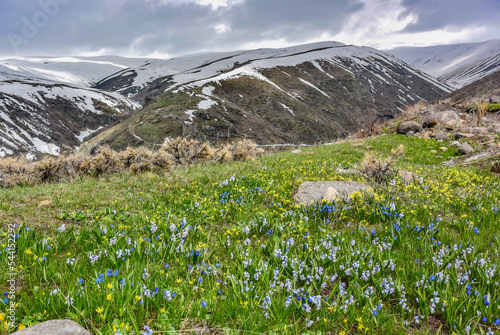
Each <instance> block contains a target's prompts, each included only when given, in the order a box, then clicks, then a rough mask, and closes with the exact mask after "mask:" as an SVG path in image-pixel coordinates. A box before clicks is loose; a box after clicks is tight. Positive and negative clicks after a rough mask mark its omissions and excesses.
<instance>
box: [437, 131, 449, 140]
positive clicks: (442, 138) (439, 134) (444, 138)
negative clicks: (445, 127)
mask: <svg viewBox="0 0 500 335" xmlns="http://www.w3.org/2000/svg"><path fill="white" fill-rule="evenodd" d="M447 139H448V136H446V134H445V133H444V132H442V131H440V132H439V133H437V134H436V140H438V141H445V140H447Z"/></svg>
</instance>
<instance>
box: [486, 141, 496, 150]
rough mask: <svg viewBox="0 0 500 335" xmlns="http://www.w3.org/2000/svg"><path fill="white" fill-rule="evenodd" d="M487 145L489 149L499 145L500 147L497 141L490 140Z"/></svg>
mask: <svg viewBox="0 0 500 335" xmlns="http://www.w3.org/2000/svg"><path fill="white" fill-rule="evenodd" d="M486 147H487V148H488V149H494V148H497V147H498V145H497V144H496V143H495V142H490V143H488V144H487V145H486Z"/></svg>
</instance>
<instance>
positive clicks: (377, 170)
mask: <svg viewBox="0 0 500 335" xmlns="http://www.w3.org/2000/svg"><path fill="white" fill-rule="evenodd" d="M391 153H392V155H391V156H390V157H387V158H386V159H382V158H380V157H377V156H375V154H374V153H372V152H368V153H366V154H365V159H364V160H363V162H361V168H360V170H359V171H360V172H361V173H363V174H364V175H365V176H366V177H368V178H370V179H372V180H374V181H375V182H377V183H380V182H384V181H387V180H388V179H392V178H393V177H394V176H395V175H396V173H397V172H396V170H394V169H393V168H392V165H393V164H394V163H395V162H396V161H397V158H398V157H400V156H402V155H403V154H404V146H403V145H399V146H398V147H397V148H396V149H392V150H391Z"/></svg>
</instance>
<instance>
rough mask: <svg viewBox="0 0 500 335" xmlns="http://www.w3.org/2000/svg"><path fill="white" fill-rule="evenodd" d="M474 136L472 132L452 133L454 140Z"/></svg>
mask: <svg viewBox="0 0 500 335" xmlns="http://www.w3.org/2000/svg"><path fill="white" fill-rule="evenodd" d="M474 136H476V135H474V134H468V133H456V134H455V135H454V137H455V139H456V140H460V139H462V138H473V137H474Z"/></svg>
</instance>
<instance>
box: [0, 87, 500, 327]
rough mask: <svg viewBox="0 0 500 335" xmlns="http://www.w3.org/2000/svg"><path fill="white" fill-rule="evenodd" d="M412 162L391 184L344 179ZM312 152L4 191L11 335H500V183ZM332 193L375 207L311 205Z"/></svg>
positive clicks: (436, 164)
mask: <svg viewBox="0 0 500 335" xmlns="http://www.w3.org/2000/svg"><path fill="white" fill-rule="evenodd" d="M177 97H180V95H178V96H177ZM183 99H184V98H183ZM158 103H159V102H156V104H158ZM170 106H171V105H170V104H169V105H168V106H166V108H170ZM164 107H165V106H164ZM164 107H161V108H164ZM155 108H156V109H158V108H160V107H159V105H156V106H155V107H153V106H151V108H150V109H148V110H149V111H151V113H152V111H153V110H155ZM172 108H173V107H172ZM144 115H147V114H144ZM151 115H152V114H151ZM137 117H139V116H137ZM144 117H146V116H144ZM131 124H132V123H130V124H129V125H131ZM136 131H137V132H140V130H139V129H137V130H136ZM153 139H154V138H151V140H153ZM401 145H402V146H404V154H403V155H402V156H400V157H399V158H398V160H397V161H395V162H394V163H393V164H392V165H391V166H390V169H392V170H391V172H393V173H388V174H387V176H388V178H382V179H380V181H379V182H375V181H374V180H372V179H370V178H367V177H365V176H363V175H360V174H344V173H340V172H339V171H338V169H339V168H342V169H361V170H363V171H365V172H367V171H366V168H369V167H367V166H366V162H365V166H364V168H363V161H364V159H365V155H367V154H369V156H370V157H371V159H373V157H379V158H380V159H385V158H386V157H389V156H390V155H391V150H394V149H396V148H398V147H400V146H401ZM443 146H447V147H448V148H449V150H447V151H441V150H439V148H440V147H443ZM431 150H436V151H438V152H439V153H438V154H436V153H435V152H434V153H433V151H431ZM307 151H310V152H308V153H307V154H303V155H301V154H292V153H290V152H282V153H277V154H274V155H266V156H264V157H261V158H258V159H257V160H254V161H252V160H249V161H246V162H240V161H232V162H227V163H217V162H214V161H212V162H205V163H200V164H196V165H177V167H176V168H171V169H169V170H162V169H156V170H155V171H147V172H140V171H139V172H131V171H129V170H123V171H121V172H117V173H114V174H107V175H105V176H101V177H99V178H98V177H95V176H94V177H93V176H90V175H82V176H79V177H78V178H73V179H72V180H70V181H66V182H60V183H51V184H50V183H42V184H36V185H32V186H20V187H14V188H10V189H6V188H3V189H0V221H1V222H2V223H4V224H2V225H0V245H1V246H2V248H1V249H0V250H1V252H0V262H1V264H7V263H8V251H9V250H8V249H7V247H8V243H9V242H8V237H9V234H10V233H11V232H10V231H9V229H13V230H14V231H15V233H16V234H18V235H16V237H17V238H16V246H15V253H16V256H17V258H16V261H15V270H16V274H15V278H16V284H17V286H16V293H15V297H14V299H12V297H11V296H9V294H8V292H9V286H8V285H7V284H6V282H4V281H2V282H0V285H2V286H0V290H1V292H6V293H7V295H6V296H4V297H2V298H5V300H3V302H0V326H1V327H2V328H0V331H2V330H5V332H6V333H10V332H13V331H14V330H17V329H20V328H24V327H26V326H29V325H32V324H35V323H38V322H41V321H45V320H51V319H58V318H68V319H72V320H75V321H76V322H78V323H80V324H81V325H82V326H84V327H85V328H86V329H89V330H91V331H93V332H95V333H96V334H139V333H141V332H142V331H144V330H146V331H147V330H148V329H151V330H153V331H154V332H155V333H164V334H165V333H169V334H181V333H182V334H187V333H193V334H194V333H196V332H200V333H201V332H203V333H207V334H245V333H249V334H251V333H257V334H264V333H265V334H344V335H345V334H387V333H393V334H408V333H411V334H435V333H436V334H453V333H455V334H461V333H470V334H481V333H487V332H488V331H489V330H491V331H494V332H498V331H499V328H498V326H499V324H500V319H499V318H500V313H499V299H500V290H499V286H498V285H499V284H498V283H499V282H500V278H499V277H500V274H499V270H498V264H499V263H500V256H499V254H498V248H499V242H498V239H497V235H498V234H499V232H500V214H499V212H498V203H499V199H500V178H499V177H498V175H495V174H492V173H491V172H489V171H485V170H482V169H480V168H477V167H474V166H468V167H460V166H454V167H445V166H442V165H440V163H441V162H443V161H445V160H448V159H449V158H450V157H452V156H453V155H454V151H455V149H453V147H451V146H449V143H448V142H447V141H445V142H437V141H435V140H424V139H420V138H416V137H407V136H402V135H386V136H380V137H376V138H370V139H365V140H361V141H356V142H352V141H346V142H344V143H338V144H334V145H328V146H318V147H314V148H307ZM397 170H404V171H407V172H411V173H413V175H412V178H411V179H408V178H406V179H403V177H402V175H401V174H398V173H397V172H396V171H397ZM366 174H367V175H368V173H366ZM317 180H339V181H342V180H353V181H359V182H365V183H368V184H370V186H372V187H373V192H368V193H359V192H358V193H355V194H353V195H351V196H350V197H348V198H345V199H338V200H337V201H333V202H319V203H316V204H313V205H311V206H307V207H306V206H300V205H296V204H295V203H294V202H293V194H294V192H295V190H296V189H297V187H298V186H299V185H300V184H301V183H302V182H304V181H317ZM9 272H11V271H9V269H8V267H6V266H2V267H0V276H1V278H10V277H9V276H8V273H9ZM4 283H5V284H4ZM9 299H11V300H14V301H15V303H16V304H17V314H16V317H17V323H16V325H15V328H16V329H13V328H9V327H8V323H7V315H8V312H7V307H8V304H9V303H10V301H9ZM4 327H5V329H4Z"/></svg>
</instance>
